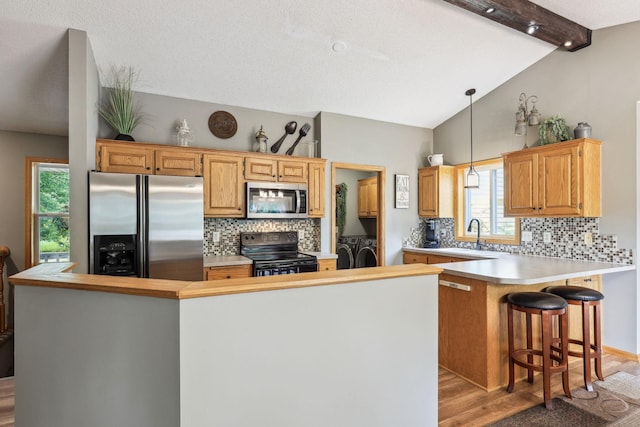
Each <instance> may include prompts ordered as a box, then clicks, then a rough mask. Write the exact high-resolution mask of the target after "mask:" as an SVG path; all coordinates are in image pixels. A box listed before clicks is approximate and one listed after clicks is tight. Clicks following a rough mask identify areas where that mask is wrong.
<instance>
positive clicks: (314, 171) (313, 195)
mask: <svg viewBox="0 0 640 427" xmlns="http://www.w3.org/2000/svg"><path fill="white" fill-rule="evenodd" d="M324 175H325V168H324V162H322V163H309V193H308V201H309V217H310V218H322V217H324Z"/></svg>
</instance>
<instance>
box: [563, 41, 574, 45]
mask: <svg viewBox="0 0 640 427" xmlns="http://www.w3.org/2000/svg"><path fill="white" fill-rule="evenodd" d="M572 44H573V42H572V41H571V40H567V41H566V42H564V47H570V46H571V45H572Z"/></svg>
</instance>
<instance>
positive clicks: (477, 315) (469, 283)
mask: <svg viewBox="0 0 640 427" xmlns="http://www.w3.org/2000/svg"><path fill="white" fill-rule="evenodd" d="M439 282H440V285H439V288H438V290H439V293H438V334H439V336H438V346H439V349H438V357H439V363H440V365H442V366H443V367H444V368H446V369H448V370H450V371H452V372H455V373H456V374H458V375H460V376H462V377H464V378H466V379H467V380H469V381H471V382H472V383H474V384H476V385H478V386H480V387H482V388H484V389H486V390H488V391H492V390H496V389H498V388H501V387H504V386H505V385H506V384H507V383H508V381H509V374H508V363H507V354H508V342H507V341H508V340H507V330H506V324H507V307H506V303H505V296H506V295H507V294H509V293H511V292H525V291H526V292H537V291H542V290H543V289H545V288H547V287H549V286H562V285H565V284H567V283H574V284H575V283H580V286H585V284H587V285H588V287H591V288H593V289H596V290H599V291H602V289H601V285H600V276H588V277H582V278H575V279H569V280H562V281H557V282H546V283H537V284H532V285H510V284H497V283H491V282H485V281H482V280H476V279H469V278H467V277H461V276H454V275H450V274H440V277H439ZM450 283H453V284H454V285H453V286H449V285H448V284H450ZM523 318H524V316H518V318H517V319H515V322H516V325H517V327H518V328H520V326H522V328H524V324H523V323H524V320H523ZM539 329H540V327H539V319H537V318H536V319H534V328H533V330H534V333H533V340H534V347H535V346H537V347H538V348H539V346H540V333H539ZM518 331H519V332H517V334H516V341H520V343H516V346H519V345H523V344H522V340H524V335H523V333H522V332H523V330H522V329H518ZM581 331H582V324H581V321H580V308H579V307H571V306H570V307H569V336H571V337H580V336H581V335H582V332H581ZM526 376H527V371H526V369H524V368H520V367H516V378H517V379H518V378H526Z"/></svg>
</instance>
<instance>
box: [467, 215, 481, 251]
mask: <svg viewBox="0 0 640 427" xmlns="http://www.w3.org/2000/svg"><path fill="white" fill-rule="evenodd" d="M474 221H475V222H476V223H478V238H477V239H476V249H478V250H480V249H482V246H481V245H480V220H479V219H478V218H472V219H471V221H469V227H467V233H471V225H472V224H473V222H474Z"/></svg>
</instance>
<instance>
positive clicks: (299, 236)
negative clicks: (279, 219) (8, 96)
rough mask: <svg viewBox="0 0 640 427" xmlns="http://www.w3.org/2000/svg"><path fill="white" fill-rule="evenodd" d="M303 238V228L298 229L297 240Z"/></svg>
mask: <svg viewBox="0 0 640 427" xmlns="http://www.w3.org/2000/svg"><path fill="white" fill-rule="evenodd" d="M303 239H304V230H300V231H298V240H303Z"/></svg>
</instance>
